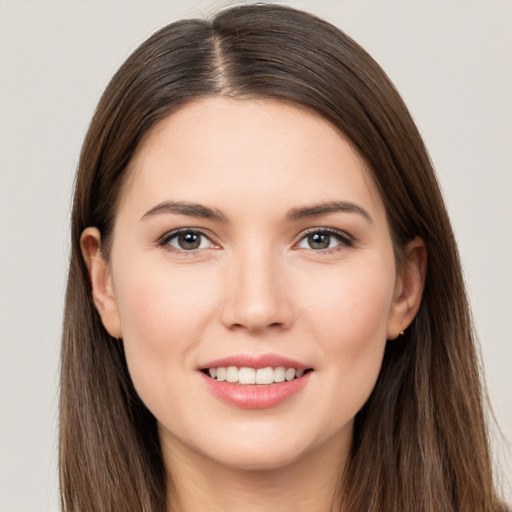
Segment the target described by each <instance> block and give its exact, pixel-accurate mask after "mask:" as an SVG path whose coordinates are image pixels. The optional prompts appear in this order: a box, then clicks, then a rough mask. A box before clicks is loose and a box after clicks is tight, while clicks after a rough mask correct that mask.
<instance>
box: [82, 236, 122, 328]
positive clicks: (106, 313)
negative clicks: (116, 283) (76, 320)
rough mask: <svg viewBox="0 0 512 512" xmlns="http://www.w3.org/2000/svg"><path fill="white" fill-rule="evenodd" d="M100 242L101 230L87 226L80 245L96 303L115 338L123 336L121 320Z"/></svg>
mask: <svg viewBox="0 0 512 512" xmlns="http://www.w3.org/2000/svg"><path fill="white" fill-rule="evenodd" d="M100 244H101V234H100V232H99V230H98V229H97V228H93V227H89V228H86V229H85V230H84V232H83V233H82V236H81V237H80V246H81V248H82V256H83V258H84V260H85V264H86V266H87V270H88V271H89V278H90V280H91V286H92V298H93V300H94V305H95V306H96V309H97V310H98V313H99V314H100V317H101V320H102V322H103V325H104V327H105V329H106V330H107V332H108V333H109V334H110V335H111V336H113V337H114V338H121V337H122V331H121V321H120V318H119V312H118V309H117V303H116V299H115V296H114V288H113V286H112V276H111V272H110V268H109V266H108V263H107V262H106V261H105V259H104V258H103V256H102V255H101V252H100Z"/></svg>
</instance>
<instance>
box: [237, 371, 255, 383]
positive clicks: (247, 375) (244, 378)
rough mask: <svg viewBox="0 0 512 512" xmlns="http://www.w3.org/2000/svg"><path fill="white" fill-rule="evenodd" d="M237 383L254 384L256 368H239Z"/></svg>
mask: <svg viewBox="0 0 512 512" xmlns="http://www.w3.org/2000/svg"><path fill="white" fill-rule="evenodd" d="M238 382H239V384H256V370H255V369H254V368H240V370H238Z"/></svg>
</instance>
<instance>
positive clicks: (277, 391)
mask: <svg viewBox="0 0 512 512" xmlns="http://www.w3.org/2000/svg"><path fill="white" fill-rule="evenodd" d="M311 373H313V372H308V373H306V374H304V375H303V376H302V377H300V378H298V379H294V380H291V381H285V382H279V383H275V384H270V385H263V384H259V385H258V384H248V385H247V384H243V385H242V384H232V383H230V382H226V381H218V380H215V379H212V378H211V377H208V376H207V375H205V374H204V373H202V372H201V375H202V377H203V378H204V380H205V383H206V385H207V386H208V388H209V389H210V391H211V392H212V393H213V394H214V395H216V396H217V397H219V398H220V399H221V400H223V401H224V402H226V403H228V404H230V405H234V406H235V407H239V408H241V409H268V408H270V407H276V406H277V405H279V404H281V403H283V402H284V401H285V400H286V399H288V398H290V397H291V396H293V395H295V394H296V393H298V392H299V391H300V390H301V389H302V388H303V387H304V386H305V385H306V384H307V383H308V381H309V376H310V375H311Z"/></svg>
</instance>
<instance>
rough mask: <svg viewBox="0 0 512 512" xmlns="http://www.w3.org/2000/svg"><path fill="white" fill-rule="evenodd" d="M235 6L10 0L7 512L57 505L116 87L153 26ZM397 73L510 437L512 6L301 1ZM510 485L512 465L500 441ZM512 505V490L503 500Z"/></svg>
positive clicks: (4, 363)
mask: <svg viewBox="0 0 512 512" xmlns="http://www.w3.org/2000/svg"><path fill="white" fill-rule="evenodd" d="M228 3H229V2H217V3H212V2H210V1H192V0H189V1H187V0H182V1H166V2H164V1H156V0H150V1H148V0H146V1H137V2H134V1H128V0H124V1H122V2H120V1H118V2H117V1H116V2H114V1H110V2H109V1H99V0H88V1H86V0H83V1H76V0H75V1H73V0H67V1H61V2H57V1H50V0H38V1H24V0H11V1H8V0H0V194H1V196H0V197H1V202H0V229H1V231H0V233H1V238H0V244H1V245H0V247H1V250H0V511H1V512H17V511H20V512H21V511H23V512H27V511H53V510H57V509H58V494H57V472H56V462H57V455H56V454H57V452H56V424H57V423H56V419H57V396H58V391H57V389H58V357H59V342H60V340H59V337H60V332H61V317H62V306H63V296H64V287H65V275H66V266H67V255H68V223H69V211H70V201H71V191H72V184H73V178H74V170H75V168H76V164H77V159H78V154H79V150H80V146H81V142H82V139H83V136H84V134H85V130H86V128H87V125H88V122H89V120H90V118H91V115H92V113H93V110H94V107H95V104H96V102H97V100H98V99H99V96H100V94H101V92H102V90H103V88H104V87H105V85H106V84H107V82H108V80H109V79H110V77H111V76H112V74H113V73H114V71H115V70H116V69H117V67H118V66H119V65H120V64H121V63H122V61H123V60H124V59H125V58H126V57H127V56H128V55H129V53H131V51H132V50H134V49H135V47H136V46H137V45H138V44H140V43H141V42H142V41H143V40H144V39H146V38H147V37H148V36H149V35H150V34H151V33H152V32H153V31H154V30H156V29H157V28H159V27H161V26H163V25H164V24H166V23H168V22H170V21H173V20H175V19H178V18H183V17H192V16H197V15H204V14H208V13H209V12H212V11H213V10H215V7H221V6H224V5H227V4H228ZM281 3H285V4H289V5H292V6H295V7H299V8H303V9H305V10H308V11H310V12H314V13H316V14H318V15H320V16H322V17H324V18H325V19H327V20H329V21H331V22H332V23H334V24H336V25H337V26H338V27H340V28H342V29H343V30H345V31H346V32H347V33H348V34H349V35H351V36H352V37H353V38H354V39H356V41H358V42H359V43H360V44H362V46H364V47H365V48H366V49H367V50H368V51H369V52H370V54H372V55H373V56H374V57H375V58H376V60H377V61H378V62H379V63H380V64H381V65H382V67H383V68H384V69H385V70H386V71H387V72H388V74H389V75H390V77H391V79H392V80H393V81H394V82H395V84H396V86H397V87H398V89H399V91H400V92H401V93H402V95H403V97H404V99H405V101H406V103H407V104H408V105H409V107H410V109H411V111H412V113H413V116H414V118H415V119H416V121H417V123H418V126H419V128H420V130H421V132H422V134H423V136H424V138H425V140H426V143H427V146H428V147H429V149H430V153H431V156H432V159H433V162H434V164H435V167H436V169H437V172H438V174H439V179H440V182H441V185H442V187H443V190H444V194H445V197H446V200H447V203H448V207H449V211H450V213H451V216H452V221H453V224H454V228H455V232H456V235H457V238H458V240H459V244H460V250H461V253H462V258H463V261H464V266H465V272H466V277H467V282H468V287H469V291H470V295H471V300H472V304H473V309H474V315H475V320H476V324H477V327H478V330H479V335H480V339H481V344H482V353H483V360H484V364H485V368H486V375H487V382H488V386H489V391H490V397H491V401H492V403H493V406H494V411H495V414H496V417H497V420H498V423H499V424H500V426H501V428H502V431H503V434H504V437H505V438H507V439H508V442H510V441H511V440H512V399H511V393H512V392H511V390H512V334H511V333H512V293H511V291H512V198H511V195H512V149H511V148H512V97H511V91H512V31H511V30H510V28H511V27H512V23H511V22H512V2H511V1H510V0H486V1H485V2H484V1H483V0H481V1H471V0H463V1H454V0H437V1H435V0H434V1H433V0H430V1H428V2H426V1H422V0H416V1H415V0H402V1H398V0H387V1H379V0H374V1H370V0H357V1H355V0H353V1H349V0H337V1H335V0H332V1H319V0H296V1H293V0H290V1H283V2H281ZM493 438H494V444H495V453H496V457H497V459H500V460H501V463H502V465H503V466H504V468H505V469H504V470H503V471H502V472H501V474H502V475H503V480H504V482H505V484H506V485H509V484H507V482H510V481H511V480H512V468H511V467H512V456H511V453H510V447H507V443H506V441H504V440H503V439H501V438H500V436H499V434H497V433H496V432H495V433H494V435H493ZM500 439H501V440H500ZM506 492H507V494H508V496H509V499H510V496H512V494H511V492H510V486H509V487H508V490H507V491H506Z"/></svg>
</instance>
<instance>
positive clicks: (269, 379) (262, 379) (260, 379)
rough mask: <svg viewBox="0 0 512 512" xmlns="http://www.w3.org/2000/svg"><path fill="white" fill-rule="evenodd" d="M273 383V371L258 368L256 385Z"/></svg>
mask: <svg viewBox="0 0 512 512" xmlns="http://www.w3.org/2000/svg"><path fill="white" fill-rule="evenodd" d="M273 382H274V370H273V369H272V368H259V369H258V370H256V384H272V383H273Z"/></svg>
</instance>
